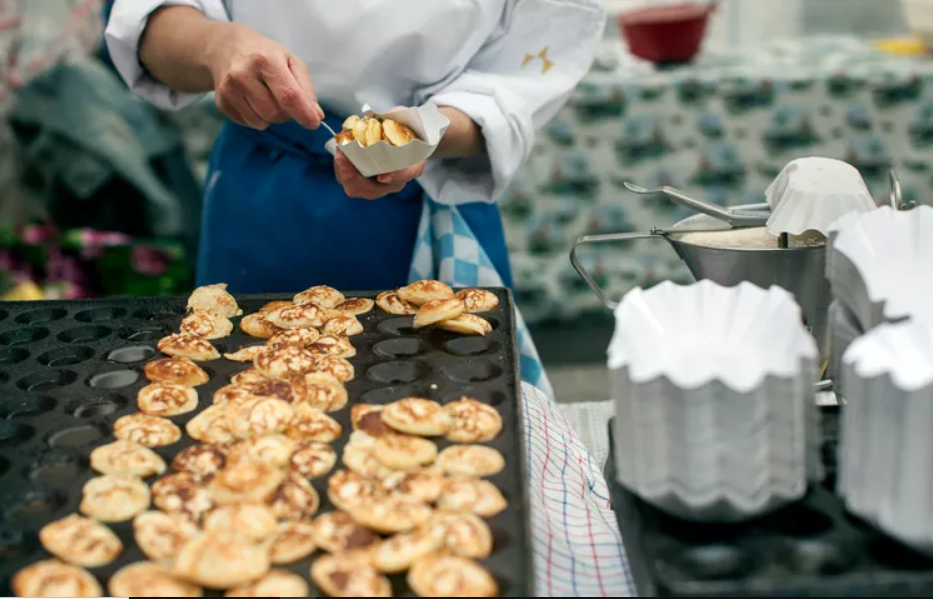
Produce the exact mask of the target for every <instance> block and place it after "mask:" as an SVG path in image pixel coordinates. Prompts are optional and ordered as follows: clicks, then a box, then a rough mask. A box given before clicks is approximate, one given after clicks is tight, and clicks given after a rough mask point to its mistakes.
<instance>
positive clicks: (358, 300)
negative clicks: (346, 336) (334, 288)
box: [334, 297, 376, 316]
mask: <svg viewBox="0 0 933 599" xmlns="http://www.w3.org/2000/svg"><path fill="white" fill-rule="evenodd" d="M375 305H376V302H374V301H373V300H371V299H368V298H364V297H351V298H350V299H347V300H344V301H343V302H341V303H339V304H337V306H336V307H335V308H334V310H337V311H338V312H343V313H344V314H351V315H353V316H361V315H363V314H366V313H367V312H370V311H372V309H373V307H374V306H375Z"/></svg>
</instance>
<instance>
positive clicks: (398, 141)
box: [335, 115, 418, 148]
mask: <svg viewBox="0 0 933 599" xmlns="http://www.w3.org/2000/svg"><path fill="white" fill-rule="evenodd" d="M335 139H336V140H337V143H338V144H340V145H345V144H348V143H353V142H354V141H358V142H360V145H361V146H363V147H364V148H367V147H369V146H371V145H373V144H375V143H378V142H380V141H384V142H387V143H389V144H391V145H393V146H395V147H401V146H404V145H407V144H409V143H411V142H413V141H414V140H416V139H418V138H417V136H416V135H415V133H414V131H412V130H411V129H409V128H408V127H406V126H405V125H403V124H401V123H400V122H398V121H394V120H392V119H390V118H384V119H379V118H376V117H358V116H356V115H353V116H351V117H349V118H348V119H347V120H345V121H344V122H343V128H342V131H340V133H338V134H337V137H336V138H335Z"/></svg>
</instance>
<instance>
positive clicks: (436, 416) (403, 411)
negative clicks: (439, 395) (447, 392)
mask: <svg viewBox="0 0 933 599" xmlns="http://www.w3.org/2000/svg"><path fill="white" fill-rule="evenodd" d="M381 416H382V421H383V422H384V423H385V424H387V425H388V426H389V427H390V428H392V429H394V430H396V431H398V432H400V433H406V434H409V435H420V436H422V437H440V436H443V435H444V434H446V433H447V431H448V430H449V429H450V414H448V413H447V411H446V410H444V408H442V407H441V405H440V404H439V403H437V402H436V401H431V400H430V399H423V398H420V397H406V398H404V399H400V400H398V401H396V402H393V403H390V404H389V405H387V406H386V407H385V409H383V410H382V413H381Z"/></svg>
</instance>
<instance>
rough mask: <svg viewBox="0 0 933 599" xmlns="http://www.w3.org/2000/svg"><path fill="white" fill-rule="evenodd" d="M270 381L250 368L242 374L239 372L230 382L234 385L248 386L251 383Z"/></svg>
mask: <svg viewBox="0 0 933 599" xmlns="http://www.w3.org/2000/svg"><path fill="white" fill-rule="evenodd" d="M265 380H268V379H267V378H266V377H264V376H262V375H261V374H259V371H258V370H256V369H254V368H250V369H248V370H244V371H242V372H238V373H236V374H234V375H233V376H232V377H230V382H231V383H232V384H234V385H248V384H249V383H261V382H262V381H265Z"/></svg>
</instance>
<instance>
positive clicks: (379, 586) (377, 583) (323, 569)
mask: <svg viewBox="0 0 933 599" xmlns="http://www.w3.org/2000/svg"><path fill="white" fill-rule="evenodd" d="M311 580H313V581H314V584H315V585H316V586H317V588H319V589H320V590H322V591H324V593H326V594H327V595H329V596H331V597H391V596H392V585H391V584H390V583H389V579H388V578H386V577H385V576H383V575H382V574H380V573H379V571H378V570H376V569H375V568H373V567H372V566H370V565H369V564H367V563H366V561H364V560H362V559H359V558H354V557H345V556H340V555H325V556H323V557H319V558H318V559H317V560H316V561H315V562H314V564H313V565H312V566H311Z"/></svg>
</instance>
